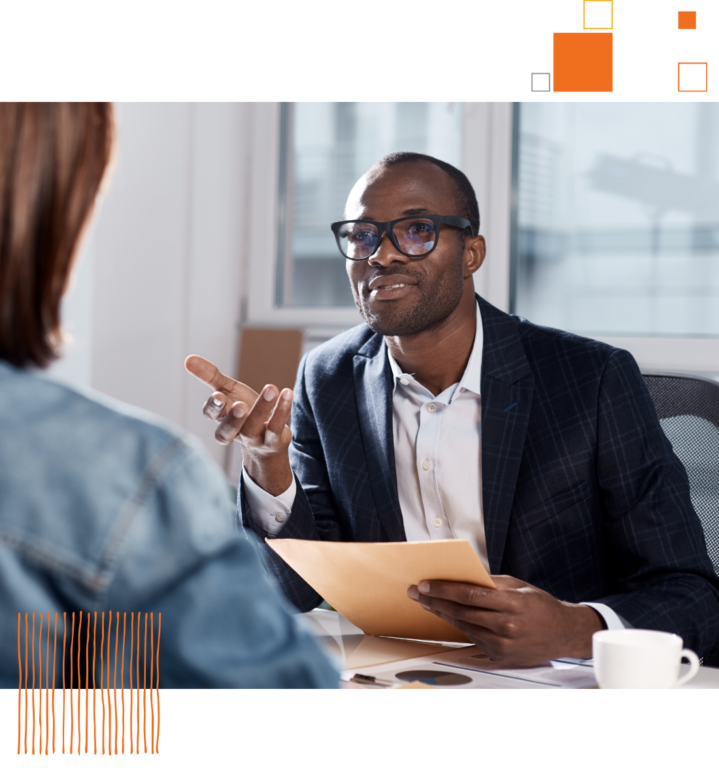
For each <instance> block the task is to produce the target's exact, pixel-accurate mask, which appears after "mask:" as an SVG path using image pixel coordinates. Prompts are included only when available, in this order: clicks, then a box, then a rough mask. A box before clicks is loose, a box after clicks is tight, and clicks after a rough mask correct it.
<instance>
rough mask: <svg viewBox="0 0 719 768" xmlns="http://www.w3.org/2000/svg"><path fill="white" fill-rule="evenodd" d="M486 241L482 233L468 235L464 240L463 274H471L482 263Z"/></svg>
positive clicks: (485, 252) (485, 250)
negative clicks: (472, 235) (473, 235)
mask: <svg viewBox="0 0 719 768" xmlns="http://www.w3.org/2000/svg"><path fill="white" fill-rule="evenodd" d="M486 255H487V242H486V241H485V239H484V238H483V237H482V235H476V236H475V237H468V238H467V239H466V240H465V241H464V276H465V277H469V276H470V275H473V274H474V273H475V272H476V271H477V270H478V269H479V268H480V267H481V266H482V264H483V263H484V259H485V256H486Z"/></svg>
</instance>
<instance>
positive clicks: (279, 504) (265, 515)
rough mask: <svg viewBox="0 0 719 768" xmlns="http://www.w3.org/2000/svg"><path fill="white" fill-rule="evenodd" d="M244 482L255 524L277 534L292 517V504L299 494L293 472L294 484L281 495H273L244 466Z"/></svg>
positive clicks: (270, 533) (269, 532) (272, 533)
mask: <svg viewBox="0 0 719 768" xmlns="http://www.w3.org/2000/svg"><path fill="white" fill-rule="evenodd" d="M242 483H243V487H244V491H245V498H246V499H247V505H248V507H249V513H250V516H251V517H252V519H253V520H254V522H255V524H256V525H258V526H259V527H260V528H262V530H263V531H266V532H267V533H268V534H269V535H270V536H277V535H278V534H279V532H280V531H281V530H282V527H283V526H284V524H285V523H286V522H287V521H288V520H289V519H290V514H291V510H292V505H293V504H294V502H295V496H296V495H297V481H296V480H295V476H294V473H293V474H292V484H291V485H290V487H289V488H288V489H287V490H286V491H284V493H281V494H280V495H279V496H272V494H270V493H267V491H265V490H263V489H262V488H260V486H259V485H257V483H256V482H255V481H254V480H253V479H252V478H251V477H250V476H249V475H248V474H247V471H246V470H245V468H244V467H242Z"/></svg>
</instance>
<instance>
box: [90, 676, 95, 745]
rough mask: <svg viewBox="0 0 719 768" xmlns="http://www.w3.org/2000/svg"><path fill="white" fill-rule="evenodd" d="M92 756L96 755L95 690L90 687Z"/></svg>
mask: <svg viewBox="0 0 719 768" xmlns="http://www.w3.org/2000/svg"><path fill="white" fill-rule="evenodd" d="M90 718H91V721H92V754H93V755H97V688H95V686H93V687H92V715H91V716H90Z"/></svg>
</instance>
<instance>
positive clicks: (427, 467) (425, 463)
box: [422, 459, 432, 469]
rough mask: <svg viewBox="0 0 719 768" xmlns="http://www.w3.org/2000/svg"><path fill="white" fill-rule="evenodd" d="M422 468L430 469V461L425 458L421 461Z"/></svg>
mask: <svg viewBox="0 0 719 768" xmlns="http://www.w3.org/2000/svg"><path fill="white" fill-rule="evenodd" d="M422 469H432V462H431V461H427V460H426V459H425V461H423V462H422Z"/></svg>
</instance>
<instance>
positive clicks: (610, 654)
mask: <svg viewBox="0 0 719 768" xmlns="http://www.w3.org/2000/svg"><path fill="white" fill-rule="evenodd" d="M592 649H593V653H594V673H595V674H596V676H597V682H598V683H599V687H600V688H678V687H679V686H680V685H684V683H686V682H688V681H689V680H691V679H692V678H693V677H694V675H696V673H697V672H698V671H699V657H698V656H697V655H696V653H694V651H690V650H689V649H688V648H682V639H681V637H679V635H673V634H671V633H670V632H655V631H654V630H651V629H604V630H602V631H601V632H595V633H594V636H593V637H592ZM682 658H685V659H687V660H688V661H689V669H688V670H687V672H686V673H685V674H684V675H682V676H681V677H680V676H679V671H680V668H681V660H682Z"/></svg>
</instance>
